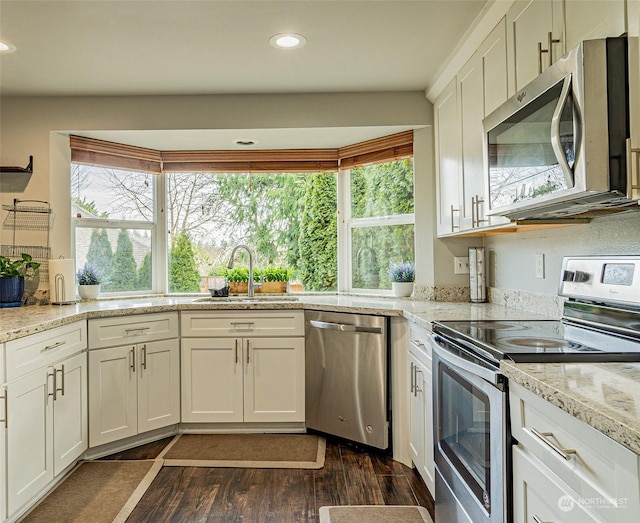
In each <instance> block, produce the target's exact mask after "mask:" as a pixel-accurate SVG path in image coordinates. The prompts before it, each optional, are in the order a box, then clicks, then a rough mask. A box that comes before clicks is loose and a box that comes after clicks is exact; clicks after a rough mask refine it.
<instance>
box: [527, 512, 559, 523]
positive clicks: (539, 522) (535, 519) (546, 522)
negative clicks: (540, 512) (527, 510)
mask: <svg viewBox="0 0 640 523" xmlns="http://www.w3.org/2000/svg"><path fill="white" fill-rule="evenodd" d="M531 519H533V522H534V523H554V522H553V521H544V520H542V519H540V518H539V517H538V516H536V515H535V514H534V515H533V516H531Z"/></svg>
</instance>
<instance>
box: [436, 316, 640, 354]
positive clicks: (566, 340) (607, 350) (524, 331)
mask: <svg viewBox="0 0 640 523" xmlns="http://www.w3.org/2000/svg"><path fill="white" fill-rule="evenodd" d="M433 330H434V332H435V333H437V334H440V335H442V336H443V337H445V338H448V339H450V340H452V341H454V342H457V343H459V344H460V345H462V346H464V347H466V348H467V349H468V350H472V351H474V352H476V353H480V354H482V355H484V356H485V357H487V358H490V359H494V360H501V359H505V358H507V359H511V360H513V361H516V362H537V361H540V362H544V361H640V340H638V339H634V338H632V337H625V336H619V335H614V334H612V333H610V332H603V331H601V330H595V329H588V328H584V327H580V326H575V325H571V324H567V323H565V322H563V321H559V320H527V321H520V320H518V321H486V320H485V321H440V322H434V324H433Z"/></svg>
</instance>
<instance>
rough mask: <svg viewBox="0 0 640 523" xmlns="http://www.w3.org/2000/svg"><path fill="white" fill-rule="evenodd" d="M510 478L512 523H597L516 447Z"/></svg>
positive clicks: (573, 497)
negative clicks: (554, 522)
mask: <svg viewBox="0 0 640 523" xmlns="http://www.w3.org/2000/svg"><path fill="white" fill-rule="evenodd" d="M513 477H514V484H513V521H514V523H529V522H531V521H542V522H546V521H562V522H563V523H589V522H594V523H595V522H599V521H601V520H600V519H598V518H596V517H594V516H593V515H591V514H590V513H589V512H588V511H587V510H585V509H584V508H583V505H584V503H583V502H582V501H583V500H581V499H577V497H576V495H575V493H572V492H571V489H568V488H567V487H566V485H562V483H561V482H560V481H558V479H557V478H554V477H553V476H552V475H550V474H549V472H548V471H547V470H545V469H544V468H543V467H541V466H540V464H539V463H537V462H536V461H535V460H532V459H530V458H529V456H528V455H527V454H526V453H525V452H523V451H522V449H521V448H520V447H518V446H516V447H514V448H513ZM608 512H611V509H609V510H608ZM534 518H537V519H534Z"/></svg>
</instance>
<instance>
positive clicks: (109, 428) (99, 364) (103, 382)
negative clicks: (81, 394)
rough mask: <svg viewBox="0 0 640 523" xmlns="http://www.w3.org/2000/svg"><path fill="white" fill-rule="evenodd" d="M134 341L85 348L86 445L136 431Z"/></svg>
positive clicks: (136, 395) (135, 432)
mask: <svg viewBox="0 0 640 523" xmlns="http://www.w3.org/2000/svg"><path fill="white" fill-rule="evenodd" d="M136 357H137V351H136V346H135V345H127V346H123V347H112V348H110V349H100V350H92V351H89V376H90V380H89V446H90V447H96V446H98V445H103V444H105V443H110V442H112V441H116V440H119V439H123V438H127V437H129V436H135V435H136V434H137V433H138V429H137V422H138V399H137V398H138V393H137V383H136V382H137V374H136Z"/></svg>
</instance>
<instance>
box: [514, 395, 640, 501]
mask: <svg viewBox="0 0 640 523" xmlns="http://www.w3.org/2000/svg"><path fill="white" fill-rule="evenodd" d="M510 394H511V395H510V407H509V408H510V410H511V428H512V433H513V436H514V437H515V439H516V440H518V441H519V442H520V445H521V446H522V447H523V448H524V449H526V450H527V452H528V453H530V454H531V455H532V456H534V457H535V458H536V459H537V460H539V461H540V462H541V463H542V464H543V465H544V466H546V467H548V468H549V469H550V470H551V471H552V472H553V473H554V474H555V475H557V476H558V477H559V478H560V479H561V480H562V481H563V482H564V483H566V484H567V485H568V486H569V487H570V488H571V489H573V490H574V491H575V492H576V493H577V494H578V496H581V497H583V498H598V499H603V500H608V501H607V503H613V504H614V506H615V504H616V503H624V504H625V506H624V507H621V508H624V509H626V510H624V511H623V510H615V509H613V508H612V506H611V505H609V507H608V508H609V512H610V513H611V514H613V513H618V512H626V513H631V512H630V511H636V510H639V505H640V503H639V500H638V492H640V483H639V480H638V470H639V467H638V465H639V459H638V456H637V455H636V454H635V453H633V452H632V451H630V450H628V449H626V448H625V447H623V446H622V445H620V444H619V443H617V442H615V441H613V440H612V439H611V438H609V437H607V436H605V435H604V434H602V433H601V432H599V431H597V430H596V429H594V428H593V427H591V426H589V425H587V424H586V423H584V422H583V421H581V420H579V419H577V418H574V417H573V416H571V415H570V414H568V413H567V412H565V411H563V410H561V409H559V408H558V407H556V406H555V405H552V404H551V403H549V402H548V401H546V400H544V399H542V398H541V397H540V396H537V395H536V394H533V393H532V392H530V391H529V390H526V389H525V388H523V387H522V386H520V385H518V384H511V385H510ZM536 433H537V434H536ZM551 445H554V446H556V447H558V448H559V449H561V450H562V449H564V450H570V451H575V452H569V453H567V458H568V459H565V458H564V457H562V456H561V455H560V453H559V452H557V451H555V450H553V449H552V447H551ZM621 500H624V501H621ZM634 513H635V512H634Z"/></svg>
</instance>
